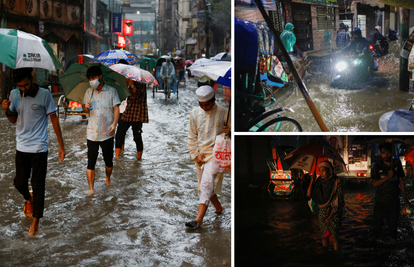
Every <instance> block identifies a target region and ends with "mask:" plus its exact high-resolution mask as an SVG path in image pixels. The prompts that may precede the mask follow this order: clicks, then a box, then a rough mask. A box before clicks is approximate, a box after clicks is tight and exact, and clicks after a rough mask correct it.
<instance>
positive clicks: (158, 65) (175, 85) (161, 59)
mask: <svg viewBox="0 0 414 267" xmlns="http://www.w3.org/2000/svg"><path fill="white" fill-rule="evenodd" d="M167 58H170V59H171V64H173V66H174V70H175V64H174V63H175V62H174V59H172V58H171V57H170V56H161V57H159V58H158V59H157V63H156V64H155V74H156V78H157V81H158V84H159V85H158V86H153V87H152V97H155V93H163V94H165V99H167V96H168V93H167V90H166V89H167V88H164V89H163V83H164V82H163V79H161V77H160V72H161V65H162V63H164V62H166V61H167ZM170 88H171V92H172V93H173V94H175V93H176V94H177V99H178V82H177V73H176V71H174V76H173V82H172V84H171V85H170Z"/></svg>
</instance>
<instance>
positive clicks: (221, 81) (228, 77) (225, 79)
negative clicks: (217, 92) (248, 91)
mask: <svg viewBox="0 0 414 267" xmlns="http://www.w3.org/2000/svg"><path fill="white" fill-rule="evenodd" d="M217 83H218V84H221V85H224V86H228V87H231V68H230V69H229V70H228V71H227V72H226V74H225V75H224V76H222V77H219V78H218V79H217Z"/></svg>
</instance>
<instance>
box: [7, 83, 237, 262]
mask: <svg viewBox="0 0 414 267" xmlns="http://www.w3.org/2000/svg"><path fill="white" fill-rule="evenodd" d="M195 90H196V83H195V81H194V80H192V81H191V82H190V83H188V84H187V85H186V86H185V87H181V88H180V94H179V99H177V98H176V97H175V95H172V98H171V99H169V100H165V97H164V95H163V94H155V97H153V96H152V91H151V89H148V109H149V119H150V123H148V124H144V125H143V142H144V154H143V161H142V162H137V161H136V160H135V158H136V147H135V142H134V141H133V135H132V131H128V133H127V137H126V141H125V152H124V153H123V155H122V157H121V159H120V160H114V171H113V174H112V178H111V180H112V182H113V185H112V186H105V169H104V162H103V159H102V156H101V155H100V156H99V157H98V162H97V166H96V181H95V194H94V195H93V196H92V197H87V195H88V183H87V179H86V165H87V154H86V153H87V147H86V122H85V121H82V120H81V118H80V116H68V118H67V120H66V121H61V127H62V131H63V136H64V140H65V147H66V153H67V156H66V158H65V160H64V162H63V163H59V162H58V154H57V149H58V146H57V145H58V143H57V139H56V136H54V132H53V129H52V126H51V125H49V129H48V131H49V136H50V145H49V162H48V174H47V180H46V198H45V213H44V218H43V219H42V220H41V222H40V228H39V233H40V235H39V237H37V238H26V237H25V235H26V232H27V229H28V228H29V226H30V223H31V221H30V220H27V219H23V214H22V210H23V198H22V197H21V196H20V194H19V193H18V192H17V190H16V189H15V188H14V186H13V177H14V175H15V165H14V156H15V144H16V142H15V126H13V125H12V124H10V123H9V122H8V121H7V118H6V117H5V115H4V113H1V115H0V123H1V125H2V127H0V135H1V136H2V144H1V149H0V151H1V152H2V153H0V207H1V211H2V212H1V213H0V229H1V230H2V231H0V255H1V257H0V258H1V260H2V263H1V264H0V265H3V264H4V265H10V266H12V265H14V266H16V265H20V266H21V265H36V266H39V265H56V264H57V263H58V264H59V265H81V266H82V265H87V266H93V265H101V266H182V265H184V266H185V265H191V266H218V265H224V266H230V265H231V193H230V192H231V181H230V176H227V175H226V177H225V179H224V181H223V191H222V194H221V195H220V200H221V202H222V205H223V207H225V208H226V211H225V212H224V214H223V215H222V216H216V215H215V214H214V212H213V211H214V208H211V207H210V208H209V210H208V211H207V214H206V217H205V220H204V223H203V226H202V228H201V229H198V230H196V231H191V230H188V229H186V227H185V226H184V223H185V222H186V221H188V220H190V219H193V218H194V217H195V215H196V214H197V210H198V204H197V203H198V192H197V180H196V172H195V166H194V163H193V162H192V161H191V160H190V157H189V154H188V147H187V131H188V118H189V114H190V111H191V109H192V108H193V107H195V106H196V105H197V99H196V96H195V93H194V92H195ZM55 100H57V99H55ZM222 100H223V97H222V94H221V91H219V92H218V95H217V101H218V103H219V104H221V105H224V103H223V101H222Z"/></svg>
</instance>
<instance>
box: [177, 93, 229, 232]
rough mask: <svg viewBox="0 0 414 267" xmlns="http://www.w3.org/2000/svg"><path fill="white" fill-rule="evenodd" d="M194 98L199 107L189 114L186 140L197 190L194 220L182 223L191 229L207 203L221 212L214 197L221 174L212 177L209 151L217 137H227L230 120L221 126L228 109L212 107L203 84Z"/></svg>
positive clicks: (211, 96) (198, 222)
mask: <svg viewBox="0 0 414 267" xmlns="http://www.w3.org/2000/svg"><path fill="white" fill-rule="evenodd" d="M196 95H197V98H198V103H199V107H196V108H194V109H193V110H192V111H191V114H190V123H189V127H188V141H187V142H188V148H189V150H190V156H191V160H193V161H194V163H195V165H196V168H197V180H198V184H199V191H200V200H199V206H198V214H197V217H196V219H195V220H193V221H189V222H187V223H186V224H185V225H186V226H187V227H190V228H192V229H196V228H198V227H199V226H200V225H201V224H202V222H203V218H204V215H205V214H206V211H207V207H208V205H209V203H210V201H211V202H212V203H213V205H214V207H215V208H216V214H217V215H220V214H221V213H222V211H223V207H222V206H221V204H220V202H219V200H218V198H217V194H219V193H220V192H221V183H222V180H223V175H222V174H212V164H213V161H212V159H213V148H214V144H215V141H216V136H217V135H219V134H221V133H225V134H227V135H230V121H229V122H228V126H225V121H226V118H227V113H228V109H227V108H225V107H222V106H219V105H218V104H216V98H215V96H214V89H213V88H212V87H211V86H209V85H204V86H201V87H199V88H198V89H197V91H196Z"/></svg>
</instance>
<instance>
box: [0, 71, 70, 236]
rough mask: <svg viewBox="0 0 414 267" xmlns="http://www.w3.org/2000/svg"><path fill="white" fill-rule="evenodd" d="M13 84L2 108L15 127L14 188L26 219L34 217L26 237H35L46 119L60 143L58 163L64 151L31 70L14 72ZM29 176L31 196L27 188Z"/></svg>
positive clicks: (51, 108) (46, 95)
mask: <svg viewBox="0 0 414 267" xmlns="http://www.w3.org/2000/svg"><path fill="white" fill-rule="evenodd" d="M14 81H15V82H16V83H17V88H18V89H14V90H12V91H11V93H10V100H7V99H4V100H3V103H2V106H3V109H4V111H6V116H7V118H8V119H9V121H10V122H11V123H13V124H16V141H17V142H16V177H15V178H14V186H15V187H16V189H17V190H18V191H19V192H20V194H22V195H23V197H24V199H25V200H26V203H25V205H24V210H23V213H24V215H25V217H26V218H33V222H32V225H31V226H30V228H29V232H27V236H35V235H37V233H38V228H39V220H40V218H42V217H43V210H44V205H45V183H46V170H47V154H48V143H49V136H48V134H47V124H48V116H50V120H51V122H52V125H53V129H54V130H55V133H56V136H57V139H58V142H59V150H58V153H59V161H63V159H64V158H65V148H64V144H63V138H62V132H61V130H60V125H59V119H58V117H57V116H56V107H55V104H54V102H53V98H52V95H51V94H50V92H49V90H47V89H44V88H40V87H39V86H38V85H37V84H35V83H33V82H32V68H22V69H16V70H14ZM30 173H31V174H32V179H31V184H32V189H33V196H32V195H31V194H30V191H29V187H28V182H29V178H30Z"/></svg>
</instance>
